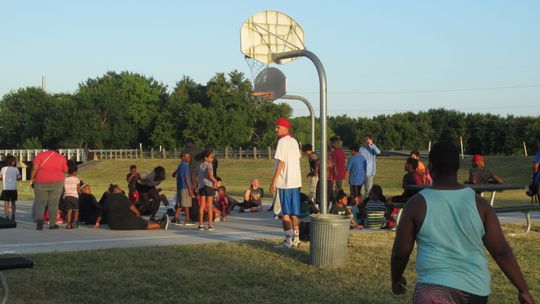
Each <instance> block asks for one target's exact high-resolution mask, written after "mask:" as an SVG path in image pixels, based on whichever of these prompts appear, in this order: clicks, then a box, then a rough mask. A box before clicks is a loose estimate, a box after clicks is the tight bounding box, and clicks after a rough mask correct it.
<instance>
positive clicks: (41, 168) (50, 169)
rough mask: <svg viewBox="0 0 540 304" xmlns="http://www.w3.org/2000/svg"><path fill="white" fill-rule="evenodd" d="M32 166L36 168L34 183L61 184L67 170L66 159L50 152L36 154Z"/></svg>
mask: <svg viewBox="0 0 540 304" xmlns="http://www.w3.org/2000/svg"><path fill="white" fill-rule="evenodd" d="M49 156H50V157H49ZM34 166H37V168H38V169H37V172H36V176H35V178H34V181H35V182H36V183H53V182H63V181H64V177H65V174H66V172H67V170H68V167H67V160H66V158H65V157H64V156H63V155H62V154H59V153H58V152H55V151H52V150H49V151H45V152H41V153H38V155H36V157H35V158H34Z"/></svg>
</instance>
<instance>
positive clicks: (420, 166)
mask: <svg viewBox="0 0 540 304" xmlns="http://www.w3.org/2000/svg"><path fill="white" fill-rule="evenodd" d="M410 157H411V158H414V159H416V160H417V161H418V168H416V172H418V174H420V177H422V180H423V181H424V185H430V184H431V182H432V180H431V175H429V172H428V170H426V166H425V165H424V163H423V162H421V161H420V152H418V151H416V150H413V151H411V154H410Z"/></svg>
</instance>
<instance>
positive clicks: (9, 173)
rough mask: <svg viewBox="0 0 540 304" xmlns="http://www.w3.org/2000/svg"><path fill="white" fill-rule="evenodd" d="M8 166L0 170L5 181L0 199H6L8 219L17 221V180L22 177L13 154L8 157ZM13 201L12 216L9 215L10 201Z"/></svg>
mask: <svg viewBox="0 0 540 304" xmlns="http://www.w3.org/2000/svg"><path fill="white" fill-rule="evenodd" d="M6 163H7V166H5V167H3V168H2V170H1V171H0V179H1V180H2V182H3V186H4V188H3V190H2V194H1V195H0V196H1V197H0V200H3V201H4V213H5V214H6V219H11V220H12V221H15V211H16V210H17V206H16V202H17V194H18V192H17V180H20V179H21V174H20V173H19V169H17V159H16V158H15V156H13V155H8V156H7V157H6ZM10 202H11V218H10V217H9V203H10Z"/></svg>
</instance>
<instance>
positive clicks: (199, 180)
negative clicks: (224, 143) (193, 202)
mask: <svg viewBox="0 0 540 304" xmlns="http://www.w3.org/2000/svg"><path fill="white" fill-rule="evenodd" d="M203 157H204V161H203V162H202V163H201V164H200V165H199V168H198V169H197V174H196V178H195V185H197V187H196V188H197V189H199V230H205V229H206V230H208V231H213V230H214V214H213V208H212V207H213V203H214V189H215V188H216V187H217V183H218V181H217V179H216V178H215V177H214V170H213V168H212V160H213V159H214V154H212V152H210V151H209V150H206V151H204V152H203ZM204 210H207V211H208V227H207V228H205V227H204V225H203V220H204Z"/></svg>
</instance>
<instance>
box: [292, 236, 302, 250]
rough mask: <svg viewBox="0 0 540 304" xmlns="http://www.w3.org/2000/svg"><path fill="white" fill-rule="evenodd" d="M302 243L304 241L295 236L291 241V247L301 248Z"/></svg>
mask: <svg viewBox="0 0 540 304" xmlns="http://www.w3.org/2000/svg"><path fill="white" fill-rule="evenodd" d="M300 244H302V242H300V239H299V238H296V237H295V238H294V239H293V241H292V243H291V247H294V248H300Z"/></svg>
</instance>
